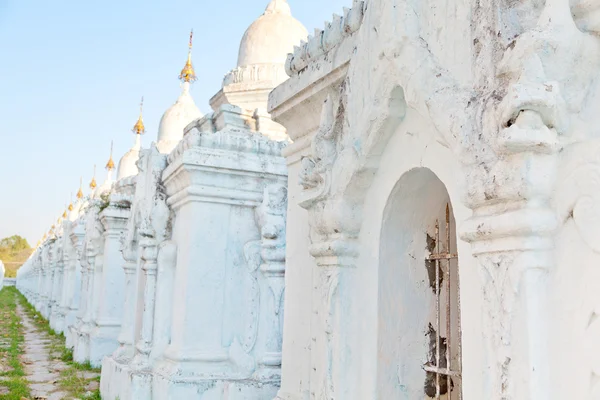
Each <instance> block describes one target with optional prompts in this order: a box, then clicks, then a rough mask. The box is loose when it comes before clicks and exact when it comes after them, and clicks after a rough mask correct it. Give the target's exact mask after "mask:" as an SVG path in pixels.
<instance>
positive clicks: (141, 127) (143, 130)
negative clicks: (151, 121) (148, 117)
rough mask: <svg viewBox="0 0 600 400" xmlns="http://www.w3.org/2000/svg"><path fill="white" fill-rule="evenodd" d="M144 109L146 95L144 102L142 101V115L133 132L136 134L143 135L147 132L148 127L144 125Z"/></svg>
mask: <svg viewBox="0 0 600 400" xmlns="http://www.w3.org/2000/svg"><path fill="white" fill-rule="evenodd" d="M143 109H144V97H143V96H142V102H141V103H140V116H139V118H138V120H137V122H136V123H135V125H134V126H133V129H132V130H133V133H135V134H136V135H143V134H144V133H146V127H145V126H144V119H143V118H142V110H143Z"/></svg>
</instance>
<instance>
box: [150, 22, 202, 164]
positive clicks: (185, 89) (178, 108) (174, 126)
mask: <svg viewBox="0 0 600 400" xmlns="http://www.w3.org/2000/svg"><path fill="white" fill-rule="evenodd" d="M192 38H193V31H192V32H191V33H190V43H189V50H188V58H187V61H186V63H185V66H184V67H183V69H182V70H181V73H180V74H179V79H180V80H181V82H182V85H181V88H182V90H181V94H180V95H179V98H178V99H177V101H176V102H175V104H173V105H172V106H171V107H169V108H168V109H167V111H165V113H164V114H163V116H162V118H161V119H160V124H159V126H158V141H157V143H156V147H157V148H158V151H160V152H161V153H163V154H168V153H170V152H171V151H172V150H173V149H174V148H175V146H177V143H179V141H180V140H181V139H182V138H183V130H184V128H185V127H186V126H187V125H189V124H190V123H191V122H193V121H194V120H196V119H198V118H202V113H201V112H200V110H199V109H198V107H197V106H196V103H195V102H194V99H193V98H192V96H191V94H190V86H191V84H192V83H193V82H194V81H196V79H197V77H196V73H195V72H194V67H193V66H192Z"/></svg>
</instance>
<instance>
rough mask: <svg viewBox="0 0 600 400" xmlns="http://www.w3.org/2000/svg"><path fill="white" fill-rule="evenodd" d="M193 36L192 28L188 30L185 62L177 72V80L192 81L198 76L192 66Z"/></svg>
mask: <svg viewBox="0 0 600 400" xmlns="http://www.w3.org/2000/svg"><path fill="white" fill-rule="evenodd" d="M193 37H194V30H193V29H192V31H191V32H190V44H189V49H188V58H187V61H186V63H185V66H184V67H183V69H182V70H181V73H180V74H179V80H181V81H182V82H190V83H191V82H194V81H196V80H197V79H198V78H197V77H196V72H195V71H194V67H193V66H192V38H193Z"/></svg>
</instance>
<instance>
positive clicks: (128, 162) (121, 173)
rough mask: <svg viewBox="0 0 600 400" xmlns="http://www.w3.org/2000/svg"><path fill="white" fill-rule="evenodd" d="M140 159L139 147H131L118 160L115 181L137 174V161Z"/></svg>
mask: <svg viewBox="0 0 600 400" xmlns="http://www.w3.org/2000/svg"><path fill="white" fill-rule="evenodd" d="M139 159H140V147H139V146H134V147H132V148H131V149H130V150H129V151H128V152H127V153H125V155H124V156H123V157H121V160H119V166H118V167H117V181H119V180H121V179H123V178H128V177H130V176H134V175H137V174H138V172H139V171H138V167H137V161H138V160H139Z"/></svg>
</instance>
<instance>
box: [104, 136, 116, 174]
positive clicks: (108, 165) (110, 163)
mask: <svg viewBox="0 0 600 400" xmlns="http://www.w3.org/2000/svg"><path fill="white" fill-rule="evenodd" d="M112 154H113V142H112V140H111V142H110V158H109V159H108V162H107V163H106V169H107V170H108V171H112V170H113V169H115V162H114V161H113V158H112Z"/></svg>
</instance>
